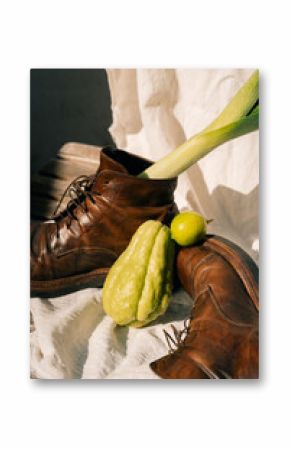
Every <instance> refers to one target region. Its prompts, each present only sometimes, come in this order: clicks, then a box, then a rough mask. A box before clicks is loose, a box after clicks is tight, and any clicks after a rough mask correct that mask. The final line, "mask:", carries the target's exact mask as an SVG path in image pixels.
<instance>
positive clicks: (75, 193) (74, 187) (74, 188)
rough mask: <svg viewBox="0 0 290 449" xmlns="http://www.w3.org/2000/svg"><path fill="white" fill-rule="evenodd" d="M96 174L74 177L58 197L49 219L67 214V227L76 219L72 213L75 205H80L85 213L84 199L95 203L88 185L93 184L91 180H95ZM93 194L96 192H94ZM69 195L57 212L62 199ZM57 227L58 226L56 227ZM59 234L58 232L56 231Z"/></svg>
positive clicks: (86, 208)
mask: <svg viewBox="0 0 290 449" xmlns="http://www.w3.org/2000/svg"><path fill="white" fill-rule="evenodd" d="M95 178H96V175H91V176H85V175H81V176H78V177H77V178H75V179H74V180H73V181H72V182H71V183H70V184H69V185H68V186H67V188H66V189H65V191H64V193H63V194H62V197H61V198H60V200H59V202H58V204H57V206H56V208H55V210H54V212H53V214H52V216H51V219H55V218H56V217H60V218H61V217H65V216H69V217H70V220H69V221H68V224H67V226H68V228H69V227H70V226H71V223H72V221H73V220H77V221H78V217H76V215H75V214H74V212H73V211H74V209H75V208H76V207H81V208H82V210H83V211H84V212H85V213H87V212H88V207H87V204H86V201H85V200H86V199H87V198H89V199H90V201H91V202H92V203H94V204H95V203H96V200H95V198H94V193H92V192H91V190H90V187H91V186H92V184H93V181H94V180H95ZM95 194H98V193H97V192H95ZM67 195H68V196H69V197H70V201H69V202H68V204H67V205H66V208H65V209H64V210H63V211H61V212H59V209H60V207H61V205H62V203H63V200H64V198H65V196H67ZM57 229H58V228H57ZM58 231H59V229H58ZM58 234H59V232H58Z"/></svg>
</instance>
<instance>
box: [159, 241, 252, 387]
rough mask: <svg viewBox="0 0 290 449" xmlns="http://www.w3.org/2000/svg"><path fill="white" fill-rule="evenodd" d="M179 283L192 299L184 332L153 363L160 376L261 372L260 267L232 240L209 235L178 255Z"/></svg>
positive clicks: (244, 376) (225, 375) (200, 376)
mask: <svg viewBox="0 0 290 449" xmlns="http://www.w3.org/2000/svg"><path fill="white" fill-rule="evenodd" d="M177 271H178V277H179V279H180V282H181V285H182V286H183V288H184V289H185V290H186V291H187V293H188V294H189V295H191V297H192V298H193V300H194V307H193V310H192V314H191V317H190V318H191V319H190V323H189V324H188V327H187V332H185V335H186V337H185V338H183V339H182V341H181V342H179V343H178V342H176V343H177V344H176V348H175V350H173V351H171V353H170V354H169V355H167V356H165V357H163V358H161V359H159V360H157V361H155V362H153V363H152V364H151V368H152V369H153V370H154V372H155V373H156V374H158V375H159V376H160V377H162V378H169V379H187V378H190V379H204V378H205V379H208V378H234V379H255V378H258V377H259V355H258V353H259V338H258V326H259V314H258V307H259V306H258V269H257V266H256V265H255V264H254V263H253V261H252V260H251V259H250V258H249V256H247V255H246V253H245V252H244V251H242V250H241V249H240V248H239V247H237V246H236V245H233V244H232V243H230V242H229V241H227V240H225V239H221V238H218V237H215V236H211V237H209V238H208V239H206V240H205V241H204V242H202V243H201V244H200V245H198V246H193V247H189V248H184V249H181V250H180V251H179V253H178V256H177Z"/></svg>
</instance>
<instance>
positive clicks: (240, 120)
mask: <svg viewBox="0 0 290 449" xmlns="http://www.w3.org/2000/svg"><path fill="white" fill-rule="evenodd" d="M258 99H259V73H258V71H255V72H254V73H253V74H252V76H251V77H250V78H249V80H248V81H247V82H246V83H245V84H244V85H243V86H242V87H241V89H240V90H239V91H238V92H237V94H236V95H235V96H234V97H233V98H232V100H231V101H230V102H229V104H228V105H227V106H226V107H225V109H224V110H223V111H222V112H221V113H220V115H219V116H218V117H217V118H216V119H215V120H214V121H213V122H212V123H211V124H210V125H209V126H207V127H206V128H205V129H204V130H203V131H201V132H200V133H198V134H196V135H194V136H193V137H191V138H190V139H189V140H187V141H186V142H185V143H183V144H182V145H180V146H179V147H178V148H176V149H175V150H174V151H172V152H171V153H170V154H168V155H167V156H165V157H163V158H162V159H161V160H160V161H158V162H155V163H154V164H153V165H151V166H150V167H149V168H147V169H146V170H145V171H143V172H142V173H140V174H139V175H138V177H139V178H151V179H164V178H172V177H175V176H178V175H180V174H181V173H182V172H183V171H185V170H187V169H188V168H189V167H190V166H191V165H192V164H194V163H195V162H197V161H198V160H199V159H201V158H202V157H204V156H205V155H207V154H208V153H209V152H210V151H212V150H213V149H214V148H216V147H218V146H219V145H222V144H223V143H225V142H228V141H229V140H232V139H235V138H237V137H239V136H242V135H244V134H248V133H250V132H252V131H255V130H257V129H258V128H259V106H257V102H258Z"/></svg>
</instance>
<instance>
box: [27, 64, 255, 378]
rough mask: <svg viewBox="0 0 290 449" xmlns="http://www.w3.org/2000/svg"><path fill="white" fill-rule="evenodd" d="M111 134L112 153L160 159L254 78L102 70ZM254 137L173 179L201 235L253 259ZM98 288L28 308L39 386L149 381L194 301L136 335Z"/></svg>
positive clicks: (236, 73)
mask: <svg viewBox="0 0 290 449" xmlns="http://www.w3.org/2000/svg"><path fill="white" fill-rule="evenodd" d="M107 73H108V79H109V85H110V91H111V100H112V111H113V125H112V127H111V129H110V132H111V134H112V136H113V138H114V140H115V142H116V144H117V146H118V147H119V148H123V149H126V150H128V151H131V152H133V153H135V154H139V155H141V156H144V157H147V158H149V159H152V160H158V159H160V158H161V157H162V156H164V155H166V154H167V153H168V152H169V151H171V150H173V149H174V148H175V147H177V146H178V145H179V144H181V143H182V142H183V141H185V140H186V139H188V138H189V137H191V136H192V135H193V134H195V133H196V132H199V131H200V130H201V129H202V128H204V127H205V126H206V125H208V124H209V123H210V122H211V121H212V120H213V119H214V118H215V117H216V116H217V114H218V113H219V112H220V111H221V110H222V109H223V107H224V106H225V105H226V104H227V102H228V101H229V100H230V98H231V97H232V96H233V95H234V94H235V92H236V91H237V90H238V88H239V87H240V86H241V85H242V84H243V82H244V81H246V79H247V78H248V77H249V76H250V74H251V73H252V70H249V69H247V70H242V69H239V70H237V69H223V70H213V69H211V70H201V69H138V70H134V69H109V70H107ZM258 138H259V137H258V132H254V133H251V134H249V135H247V136H243V137H240V138H238V139H236V140H234V141H232V142H229V143H227V144H224V145H222V146H221V147H219V148H218V149H216V150H214V151H213V152H212V153H210V154H209V155H208V156H206V157H205V158H204V159H202V160H201V161H199V162H198V163H197V164H195V165H194V166H193V167H191V168H190V169H189V170H187V171H186V172H185V173H184V174H182V175H181V176H179V179H178V188H177V191H176V202H177V204H178V206H179V208H180V209H181V210H182V209H192V210H196V211H198V212H200V213H202V214H203V215H204V216H205V217H206V218H208V219H210V218H211V219H213V220H214V221H213V222H212V223H211V224H210V226H209V232H211V233H216V234H219V235H222V236H224V237H226V238H228V239H230V240H232V241H234V242H236V243H237V244H238V245H240V246H241V247H242V248H243V249H245V250H246V251H247V252H248V253H249V254H250V255H251V256H252V257H253V259H254V260H256V261H257V260H258V249H259V240H258V184H259V147H258V145H259V142H258ZM101 293H102V291H101V289H87V290H83V291H79V292H76V293H72V294H70V295H66V296H63V297H61V298H57V299H51V300H50V299H46V300H43V299H40V298H32V299H31V313H32V318H33V327H32V331H31V376H32V377H34V378H42V379H65V378H83V379H103V378H107V379H156V378H157V376H156V375H155V374H154V373H153V372H152V371H151V370H150V368H149V363H150V362H151V361H152V360H155V359H156V358H158V357H161V356H162V355H165V354H166V353H167V350H168V348H167V345H166V343H165V338H164V335H163V332H162V330H163V329H166V330H167V331H170V324H171V323H173V324H174V325H175V326H176V327H177V329H181V328H182V327H183V320H184V319H185V318H186V317H187V316H188V315H189V313H190V310H191V307H192V301H191V298H189V296H188V295H187V294H186V293H185V292H183V291H182V290H180V291H179V292H177V293H175V294H174V295H173V297H172V300H171V303H170V306H169V308H168V311H167V312H166V314H165V315H164V316H163V317H161V318H160V319H159V320H158V321H157V322H155V323H153V324H152V325H150V326H147V327H146V328H143V329H133V328H127V327H119V326H116V325H115V324H114V323H113V322H112V320H111V319H110V318H109V317H108V316H106V315H105V314H104V311H103V309H102V302H101Z"/></svg>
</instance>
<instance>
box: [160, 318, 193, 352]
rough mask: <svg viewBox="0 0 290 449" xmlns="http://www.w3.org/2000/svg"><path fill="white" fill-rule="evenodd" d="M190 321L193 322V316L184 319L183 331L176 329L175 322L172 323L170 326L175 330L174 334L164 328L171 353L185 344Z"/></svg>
mask: <svg viewBox="0 0 290 449" xmlns="http://www.w3.org/2000/svg"><path fill="white" fill-rule="evenodd" d="M190 322H191V317H189V318H186V319H185V320H184V327H183V329H182V330H181V331H178V330H177V329H176V327H175V326H174V324H170V327H171V329H172V331H173V336H172V335H170V333H169V332H168V331H166V330H165V329H163V333H164V336H165V340H166V343H167V346H168V353H169V354H173V353H175V352H176V351H177V350H178V349H179V348H180V347H182V346H184V344H185V339H186V337H187V335H188V333H189V330H190Z"/></svg>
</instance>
